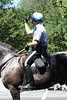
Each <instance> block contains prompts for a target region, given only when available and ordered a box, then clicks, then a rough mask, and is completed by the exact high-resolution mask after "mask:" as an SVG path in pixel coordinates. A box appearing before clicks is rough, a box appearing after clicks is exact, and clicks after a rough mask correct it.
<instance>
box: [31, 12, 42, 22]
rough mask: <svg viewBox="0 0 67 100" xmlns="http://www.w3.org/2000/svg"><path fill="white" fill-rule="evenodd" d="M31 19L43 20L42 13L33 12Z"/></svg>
mask: <svg viewBox="0 0 67 100" xmlns="http://www.w3.org/2000/svg"><path fill="white" fill-rule="evenodd" d="M31 18H32V19H35V20H36V21H43V15H42V14H41V13H39V12H35V13H33V15H32V17H31Z"/></svg>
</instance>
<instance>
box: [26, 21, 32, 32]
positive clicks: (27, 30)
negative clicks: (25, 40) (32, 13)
mask: <svg viewBox="0 0 67 100" xmlns="http://www.w3.org/2000/svg"><path fill="white" fill-rule="evenodd" d="M25 29H26V32H27V34H30V31H31V30H30V28H29V26H28V24H27V23H25Z"/></svg>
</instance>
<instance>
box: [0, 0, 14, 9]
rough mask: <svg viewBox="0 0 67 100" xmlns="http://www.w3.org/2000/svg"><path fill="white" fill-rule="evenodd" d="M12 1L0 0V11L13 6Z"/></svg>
mask: <svg viewBox="0 0 67 100" xmlns="http://www.w3.org/2000/svg"><path fill="white" fill-rule="evenodd" d="M13 1H14V0H0V9H4V8H5V6H7V8H9V7H10V5H12V4H13Z"/></svg>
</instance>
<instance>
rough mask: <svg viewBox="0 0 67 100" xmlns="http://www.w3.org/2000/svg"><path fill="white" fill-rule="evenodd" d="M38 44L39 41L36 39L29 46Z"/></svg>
mask: <svg viewBox="0 0 67 100" xmlns="http://www.w3.org/2000/svg"><path fill="white" fill-rule="evenodd" d="M37 44H38V41H37V40H35V41H33V42H31V43H29V44H28V46H31V47H32V46H36V45H37Z"/></svg>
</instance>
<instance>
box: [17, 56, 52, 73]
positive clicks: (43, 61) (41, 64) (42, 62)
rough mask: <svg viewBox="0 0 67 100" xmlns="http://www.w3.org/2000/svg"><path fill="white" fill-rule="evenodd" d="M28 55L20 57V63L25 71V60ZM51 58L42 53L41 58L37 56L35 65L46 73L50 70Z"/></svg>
mask: <svg viewBox="0 0 67 100" xmlns="http://www.w3.org/2000/svg"><path fill="white" fill-rule="evenodd" d="M26 56H27V55H23V56H21V57H20V59H19V64H20V68H21V70H22V71H23V64H22V62H23V60H24V59H25V58H26ZM48 59H49V58H45V57H44V56H42V55H41V57H40V58H37V59H36V60H35V62H34V63H35V67H36V68H37V69H38V70H39V72H40V74H44V73H45V72H46V71H48V70H49V68H50V61H49V60H50V59H49V60H48Z"/></svg>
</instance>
